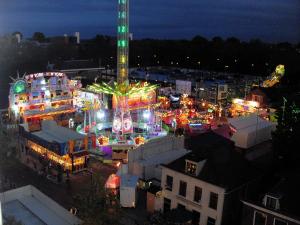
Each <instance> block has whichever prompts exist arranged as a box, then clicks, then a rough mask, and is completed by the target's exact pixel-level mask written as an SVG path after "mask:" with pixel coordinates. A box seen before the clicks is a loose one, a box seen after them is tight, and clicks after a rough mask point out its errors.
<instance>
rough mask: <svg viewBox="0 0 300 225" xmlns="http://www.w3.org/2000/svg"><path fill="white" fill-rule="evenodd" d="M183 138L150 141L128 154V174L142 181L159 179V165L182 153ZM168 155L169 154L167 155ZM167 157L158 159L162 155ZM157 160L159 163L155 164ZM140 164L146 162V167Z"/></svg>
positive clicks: (172, 137) (171, 137) (163, 138)
mask: <svg viewBox="0 0 300 225" xmlns="http://www.w3.org/2000/svg"><path fill="white" fill-rule="evenodd" d="M183 149H184V137H175V136H166V137H162V138H157V139H153V140H150V141H149V142H147V143H146V144H144V145H141V146H139V147H138V148H136V149H134V150H131V151H129V152H128V172H129V173H130V174H134V175H137V176H139V177H140V178H142V179H151V178H157V179H160V178H161V166H160V165H159V164H160V163H168V162H170V161H172V160H174V157H175V156H177V155H180V156H181V154H180V151H183V152H184V150H183ZM168 153H169V154H168ZM166 154H167V155H168V157H165V158H162V157H161V158H160V156H162V155H164V156H166ZM155 158H158V161H159V163H156V162H155V160H154V159H155ZM142 162H148V164H147V165H146V166H144V165H142Z"/></svg>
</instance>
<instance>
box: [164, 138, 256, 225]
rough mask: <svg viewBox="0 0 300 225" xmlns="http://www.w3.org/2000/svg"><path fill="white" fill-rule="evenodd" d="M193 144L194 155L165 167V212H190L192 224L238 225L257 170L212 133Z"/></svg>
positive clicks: (227, 141) (230, 145)
mask: <svg viewBox="0 0 300 225" xmlns="http://www.w3.org/2000/svg"><path fill="white" fill-rule="evenodd" d="M190 142H191V144H192V146H193V149H192V150H193V152H192V153H188V154H186V155H185V156H183V157H181V158H179V159H177V160H175V161H173V162H171V163H169V164H165V165H163V169H162V178H161V188H162V193H163V194H162V203H161V209H162V211H163V212H168V211H169V210H171V209H175V208H178V209H185V210H188V211H190V212H192V214H193V219H192V223H193V224H201V225H202V224H207V225H221V224H222V225H224V224H226V225H227V224H228V225H232V224H236V222H237V221H239V216H240V213H241V212H240V209H241V203H240V197H241V196H243V195H245V194H246V193H247V192H248V191H251V186H252V185H254V184H255V182H256V179H257V178H258V173H257V171H256V169H254V168H253V167H252V166H250V165H249V163H248V162H247V161H246V160H244V159H243V158H242V156H240V155H239V154H238V153H236V152H235V151H234V144H233V142H232V141H230V140H227V139H226V138H223V137H221V136H219V135H217V134H214V133H213V132H209V133H204V134H201V135H199V136H197V137H193V140H190Z"/></svg>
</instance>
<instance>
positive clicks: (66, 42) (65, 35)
mask: <svg viewBox="0 0 300 225" xmlns="http://www.w3.org/2000/svg"><path fill="white" fill-rule="evenodd" d="M64 41H65V44H69V39H68V35H67V34H64Z"/></svg>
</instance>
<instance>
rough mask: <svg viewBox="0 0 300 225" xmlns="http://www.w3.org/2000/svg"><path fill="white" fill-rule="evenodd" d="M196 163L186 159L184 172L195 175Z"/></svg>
mask: <svg viewBox="0 0 300 225" xmlns="http://www.w3.org/2000/svg"><path fill="white" fill-rule="evenodd" d="M196 171H197V164H196V163H193V162H189V161H186V166H185V172H186V173H188V174H191V175H193V176H196Z"/></svg>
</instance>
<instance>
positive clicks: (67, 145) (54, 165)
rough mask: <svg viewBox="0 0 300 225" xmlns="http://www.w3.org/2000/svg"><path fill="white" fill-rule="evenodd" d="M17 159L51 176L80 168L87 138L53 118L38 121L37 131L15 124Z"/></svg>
mask: <svg viewBox="0 0 300 225" xmlns="http://www.w3.org/2000/svg"><path fill="white" fill-rule="evenodd" d="M19 129H20V131H19V134H20V145H21V146H20V148H21V161H22V162H24V163H25V164H26V165H28V166H30V167H32V168H33V169H35V170H37V171H39V172H43V173H46V174H51V175H55V176H59V175H62V174H64V173H73V172H76V171H80V170H84V169H85V168H86V167H87V161H88V151H87V150H88V138H87V136H85V135H82V134H79V133H77V132H76V131H73V130H71V129H68V128H65V127H62V126H58V125H57V124H56V122H55V121H51V120H45V121H42V126H41V130H39V131H35V132H30V131H29V129H28V124H27V123H26V124H21V125H19Z"/></svg>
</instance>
